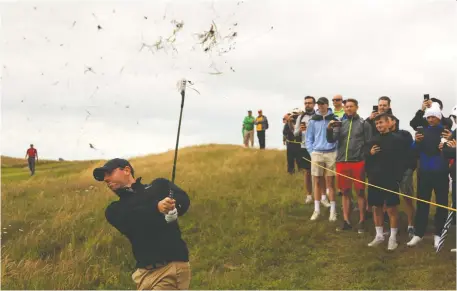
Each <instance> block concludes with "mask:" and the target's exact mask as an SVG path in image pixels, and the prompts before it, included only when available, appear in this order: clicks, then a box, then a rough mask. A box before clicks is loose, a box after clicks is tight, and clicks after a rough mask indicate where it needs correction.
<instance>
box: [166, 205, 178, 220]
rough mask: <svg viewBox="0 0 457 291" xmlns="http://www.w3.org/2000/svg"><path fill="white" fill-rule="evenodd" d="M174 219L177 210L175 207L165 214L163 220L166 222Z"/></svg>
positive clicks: (176, 216)
mask: <svg viewBox="0 0 457 291" xmlns="http://www.w3.org/2000/svg"><path fill="white" fill-rule="evenodd" d="M176 219H178V210H177V209H176V208H175V209H173V210H172V211H170V212H168V213H167V214H165V221H166V222H167V223H170V222H172V221H175V220H176Z"/></svg>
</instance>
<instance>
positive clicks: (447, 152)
mask: <svg viewBox="0 0 457 291" xmlns="http://www.w3.org/2000/svg"><path fill="white" fill-rule="evenodd" d="M446 139H448V141H447V142H446V143H443V142H442V143H440V146H439V148H440V150H441V151H442V152H443V155H444V157H445V158H446V159H448V160H449V167H450V169H451V179H452V186H451V187H452V208H454V209H455V204H456V203H455V200H456V197H455V196H456V195H455V191H456V189H455V188H456V182H455V181H456V167H455V162H456V152H455V149H456V136H455V129H454V131H453V132H452V134H451V136H450V137H449V136H447V137H446ZM453 215H454V217H453V219H452V221H453V224H454V225H455V220H456V213H455V212H453ZM455 251H456V249H455V248H454V249H452V250H451V252H455Z"/></svg>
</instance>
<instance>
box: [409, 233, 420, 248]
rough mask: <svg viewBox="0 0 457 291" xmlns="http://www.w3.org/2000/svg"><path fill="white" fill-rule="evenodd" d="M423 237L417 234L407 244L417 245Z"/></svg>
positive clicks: (410, 245)
mask: <svg viewBox="0 0 457 291" xmlns="http://www.w3.org/2000/svg"><path fill="white" fill-rule="evenodd" d="M421 240H422V238H420V237H418V236H417V235H415V236H413V238H412V239H411V240H410V241H409V242H408V243H407V244H406V245H407V246H408V247H414V246H416V245H417V244H418V243H419V242H420V241H421Z"/></svg>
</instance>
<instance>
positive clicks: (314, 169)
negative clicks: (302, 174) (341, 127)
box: [311, 151, 337, 177]
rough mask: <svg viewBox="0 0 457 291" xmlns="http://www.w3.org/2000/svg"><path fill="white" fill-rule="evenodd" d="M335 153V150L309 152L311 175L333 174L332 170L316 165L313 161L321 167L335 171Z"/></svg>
mask: <svg viewBox="0 0 457 291" xmlns="http://www.w3.org/2000/svg"><path fill="white" fill-rule="evenodd" d="M336 154H337V153H336V151H334V152H330V153H320V152H313V153H312V154H311V161H312V162H313V163H312V164H311V176H315V177H322V176H335V173H334V172H330V171H326V170H325V169H324V168H321V167H318V166H316V165H315V164H314V163H317V164H319V165H321V166H322V167H325V168H327V169H330V170H332V171H335V169H336V167H335V163H336Z"/></svg>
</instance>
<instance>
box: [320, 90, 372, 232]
mask: <svg viewBox="0 0 457 291" xmlns="http://www.w3.org/2000/svg"><path fill="white" fill-rule="evenodd" d="M358 105H359V103H358V101H357V100H355V99H347V100H346V115H347V119H345V120H343V121H339V122H336V121H334V120H331V121H330V122H329V124H328V126H327V141H328V142H329V143H336V144H337V145H338V151H337V152H338V155H337V157H336V171H337V172H338V173H340V174H343V175H345V176H348V177H351V178H354V179H356V180H359V181H365V161H364V160H365V155H364V150H365V146H366V144H368V142H369V141H370V140H371V136H372V134H371V125H370V124H369V123H368V122H365V121H364V120H363V119H362V118H361V117H360V116H359V115H358V114H357V110H358V108H359V107H358ZM353 184H354V188H355V189H356V191H357V195H358V196H357V197H358V199H357V201H358V205H359V209H360V217H359V223H358V232H359V233H363V232H364V231H365V226H364V223H365V203H366V200H365V184H364V183H360V182H353V181H352V180H350V179H348V178H346V177H343V176H338V185H339V186H340V188H341V190H342V192H343V217H344V219H343V225H342V227H341V228H340V229H341V230H350V229H352V225H351V222H350V214H351V198H352V193H351V192H352V186H353Z"/></svg>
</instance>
